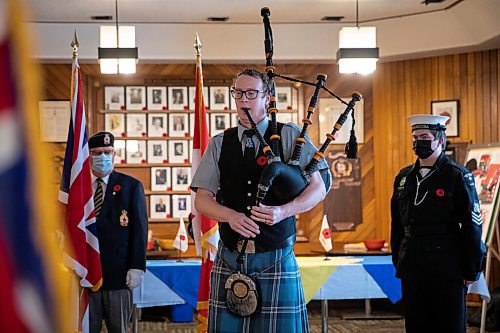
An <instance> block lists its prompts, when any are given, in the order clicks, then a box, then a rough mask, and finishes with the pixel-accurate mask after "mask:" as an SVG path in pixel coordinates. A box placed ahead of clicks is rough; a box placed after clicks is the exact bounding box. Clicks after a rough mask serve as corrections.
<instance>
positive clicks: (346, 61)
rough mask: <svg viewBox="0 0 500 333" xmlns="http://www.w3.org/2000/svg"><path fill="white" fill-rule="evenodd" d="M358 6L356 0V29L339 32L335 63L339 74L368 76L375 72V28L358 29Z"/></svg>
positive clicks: (344, 29) (376, 49) (377, 53)
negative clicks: (337, 65)
mask: <svg viewBox="0 0 500 333" xmlns="http://www.w3.org/2000/svg"><path fill="white" fill-rule="evenodd" d="M358 14H359V5H358V0H356V27H345V28H342V29H341V30H340V32H339V50H338V51H337V63H338V64H339V72H340V73H360V74H369V73H372V72H373V71H375V68H376V66H377V61H378V55H379V49H378V47H377V31H376V28H375V27H362V28H360V27H359V17H358Z"/></svg>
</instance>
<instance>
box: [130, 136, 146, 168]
mask: <svg viewBox="0 0 500 333" xmlns="http://www.w3.org/2000/svg"><path fill="white" fill-rule="evenodd" d="M127 163H128V164H141V163H146V141H144V140H127Z"/></svg>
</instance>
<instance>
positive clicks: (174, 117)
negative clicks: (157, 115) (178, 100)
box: [168, 113, 189, 137]
mask: <svg viewBox="0 0 500 333" xmlns="http://www.w3.org/2000/svg"><path fill="white" fill-rule="evenodd" d="M168 135H169V136H171V137H175V136H177V137H185V136H189V123H188V114H187V113H170V114H169V115H168Z"/></svg>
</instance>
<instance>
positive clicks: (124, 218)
mask: <svg viewBox="0 0 500 333" xmlns="http://www.w3.org/2000/svg"><path fill="white" fill-rule="evenodd" d="M120 225H121V226H122V227H126V226H128V216H127V211H126V210H125V209H123V210H122V215H121V216H120Z"/></svg>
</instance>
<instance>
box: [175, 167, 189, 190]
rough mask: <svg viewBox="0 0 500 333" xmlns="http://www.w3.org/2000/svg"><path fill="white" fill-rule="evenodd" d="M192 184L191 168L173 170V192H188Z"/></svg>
mask: <svg viewBox="0 0 500 333" xmlns="http://www.w3.org/2000/svg"><path fill="white" fill-rule="evenodd" d="M189 184H191V167H173V168H172V190H173V191H188V190H189Z"/></svg>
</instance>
